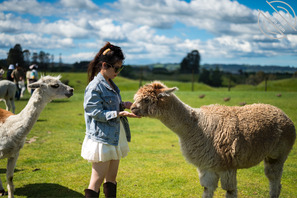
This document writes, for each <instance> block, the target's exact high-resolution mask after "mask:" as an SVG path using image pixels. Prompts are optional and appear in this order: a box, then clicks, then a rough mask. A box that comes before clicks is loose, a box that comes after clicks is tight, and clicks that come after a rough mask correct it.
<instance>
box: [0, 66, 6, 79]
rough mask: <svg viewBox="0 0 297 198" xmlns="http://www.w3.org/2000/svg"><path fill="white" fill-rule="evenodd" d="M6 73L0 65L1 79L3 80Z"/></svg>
mask: <svg viewBox="0 0 297 198" xmlns="http://www.w3.org/2000/svg"><path fill="white" fill-rule="evenodd" d="M4 73H5V71H4V69H3V68H2V67H0V80H3V75H4Z"/></svg>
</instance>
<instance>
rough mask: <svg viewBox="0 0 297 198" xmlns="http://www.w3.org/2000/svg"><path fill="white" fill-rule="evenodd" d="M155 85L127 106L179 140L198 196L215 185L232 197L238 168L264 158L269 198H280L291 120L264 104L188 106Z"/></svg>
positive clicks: (208, 194)
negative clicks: (197, 185)
mask: <svg viewBox="0 0 297 198" xmlns="http://www.w3.org/2000/svg"><path fill="white" fill-rule="evenodd" d="M175 90H177V88H167V87H166V86H165V85H163V84H162V83H160V82H154V83H151V84H148V85H145V86H143V87H142V88H140V89H139V90H138V91H137V93H136V94H135V96H134V100H135V102H134V103H133V105H132V106H131V110H132V112H133V113H134V114H136V115H139V116H144V117H146V116H147V117H151V118H157V119H159V120H160V121H161V122H162V123H163V124H165V125H166V126H167V127H168V128H170V129H171V130H172V131H173V132H175V133H176V134H177V135H178V136H179V139H180V145H181V150H182V152H183V155H184V156H185V158H186V159H187V160H188V161H189V162H190V163H192V164H194V165H195V166H196V167H197V168H198V172H199V178H200V184H201V185H202V186H203V187H204V193H203V197H213V194H214V191H215V189H216V188H217V185H218V181H219V179H221V186H222V188H223V189H224V190H226V197H237V181H236V172H237V169H242V168H249V167H252V166H255V165H257V164H259V163H260V162H261V161H263V160H264V166H265V174H266V176H267V178H268V179H269V182H270V197H279V195H280V191H281V177H282V171H283V165H284V163H285V161H286V159H287V157H288V154H289V152H290V151H291V149H292V147H293V144H294V142H295V138H296V132H295V127H294V124H293V122H292V121H291V120H290V119H289V118H288V116H287V115H286V114H285V113H284V112H283V111H281V110H280V109H278V108H276V107H274V106H272V105H268V104H253V105H246V106H243V107H238V106H234V107H229V106H221V105H209V106H202V107H201V108H196V109H195V108H192V107H190V106H188V105H186V104H184V103H183V102H182V101H180V100H179V98H177V97H176V96H175V95H174V94H173V93H172V92H173V91H175Z"/></svg>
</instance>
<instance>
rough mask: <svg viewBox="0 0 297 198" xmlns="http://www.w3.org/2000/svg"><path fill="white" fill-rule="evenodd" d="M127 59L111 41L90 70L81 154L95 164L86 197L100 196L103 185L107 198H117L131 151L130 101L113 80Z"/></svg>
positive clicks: (93, 62)
mask: <svg viewBox="0 0 297 198" xmlns="http://www.w3.org/2000/svg"><path fill="white" fill-rule="evenodd" d="M124 59H125V57H124V55H123V52H122V50H121V48H120V47H117V46H114V45H111V44H110V43H109V42H108V43H106V45H105V46H104V47H102V48H101V49H100V51H99V52H98V53H97V54H96V56H95V58H94V59H93V60H92V61H91V62H90V64H89V67H88V77H89V84H88V86H87V88H86V90H85V95H84V110H85V122H86V136H85V139H84V142H83V145H82V151H81V155H82V157H83V158H84V159H86V160H88V161H89V162H92V174H91V180H90V184H89V187H88V189H85V197H99V193H100V186H101V184H102V183H103V181H104V179H105V183H104V184H103V188H104V189H103V190H104V194H105V197H116V186H117V183H116V177H117V172H118V168H119V162H120V159H121V158H122V157H125V156H126V155H127V153H128V152H129V147H128V143H127V141H130V138H131V135H130V129H129V124H128V120H127V117H138V116H136V115H135V114H133V113H130V112H128V111H124V109H125V108H126V109H130V107H131V105H132V103H131V102H122V99H121V96H120V90H119V88H118V87H117V86H116V84H115V83H114V82H113V81H112V79H114V78H115V77H116V76H117V75H118V74H119V72H120V71H121V70H122V69H123V66H122V64H123V60H124Z"/></svg>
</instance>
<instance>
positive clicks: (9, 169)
mask: <svg viewBox="0 0 297 198" xmlns="http://www.w3.org/2000/svg"><path fill="white" fill-rule="evenodd" d="M18 157H19V153H17V154H16V155H15V156H14V157H10V158H8V160H7V172H6V178H7V191H8V198H13V197H14V195H13V192H14V185H13V181H12V180H13V173H14V169H15V165H16V161H17V159H18Z"/></svg>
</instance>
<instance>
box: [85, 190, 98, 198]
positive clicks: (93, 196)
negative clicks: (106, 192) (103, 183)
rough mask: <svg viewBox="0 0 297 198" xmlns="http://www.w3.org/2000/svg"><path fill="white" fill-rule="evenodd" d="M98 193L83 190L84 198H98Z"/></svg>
mask: <svg viewBox="0 0 297 198" xmlns="http://www.w3.org/2000/svg"><path fill="white" fill-rule="evenodd" d="M99 194H100V190H99V192H96V191H93V190H91V189H85V198H99Z"/></svg>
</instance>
